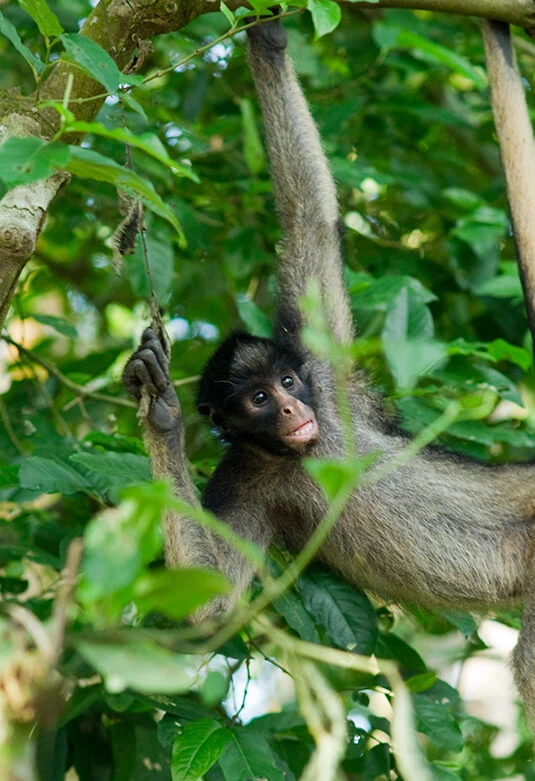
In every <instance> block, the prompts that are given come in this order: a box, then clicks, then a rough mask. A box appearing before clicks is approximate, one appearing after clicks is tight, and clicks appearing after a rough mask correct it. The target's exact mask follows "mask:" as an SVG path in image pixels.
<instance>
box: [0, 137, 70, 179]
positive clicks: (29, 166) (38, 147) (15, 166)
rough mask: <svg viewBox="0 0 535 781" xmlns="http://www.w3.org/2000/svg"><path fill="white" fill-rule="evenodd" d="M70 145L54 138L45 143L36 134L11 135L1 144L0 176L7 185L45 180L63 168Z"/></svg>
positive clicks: (67, 157) (68, 155) (68, 154)
mask: <svg viewBox="0 0 535 781" xmlns="http://www.w3.org/2000/svg"><path fill="white" fill-rule="evenodd" d="M69 157H70V152H69V147H67V146H65V145H64V144H61V143H59V142H57V141H55V142H53V143H50V144H47V143H46V142H45V141H43V140H42V139H40V138H36V137H35V136H26V137H24V138H18V137H16V136H11V137H10V138H8V139H7V140H6V141H5V142H4V143H3V144H2V146H0V179H2V181H3V182H4V184H5V185H6V187H16V186H17V185H21V184H30V183H31V182H36V181H38V180H39V179H46V178H47V177H48V176H51V175H52V174H53V173H55V172H56V170H58V169H63V168H65V167H66V165H67V162H68V160H69Z"/></svg>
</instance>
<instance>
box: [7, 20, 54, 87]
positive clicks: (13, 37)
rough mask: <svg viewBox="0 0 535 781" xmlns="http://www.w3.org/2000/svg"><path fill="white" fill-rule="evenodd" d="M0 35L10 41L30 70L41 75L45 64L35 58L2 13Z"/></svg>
mask: <svg viewBox="0 0 535 781" xmlns="http://www.w3.org/2000/svg"><path fill="white" fill-rule="evenodd" d="M0 33H1V34H2V35H5V37H6V38H7V39H8V41H10V42H11V43H12V44H13V46H14V47H15V49H16V50H17V51H18V53H19V54H20V55H22V57H24V59H25V60H26V62H27V63H28V65H29V66H30V68H33V70H35V72H36V73H41V71H42V70H43V68H44V67H45V66H44V63H43V62H41V60H40V59H39V58H38V57H36V56H35V54H33V53H32V52H31V51H30V50H29V49H28V48H27V47H26V46H25V45H24V44H23V43H22V41H21V39H20V37H19V34H18V32H17V30H16V28H15V26H14V25H12V24H11V22H10V21H9V19H6V17H5V16H4V14H3V13H2V12H1V11H0Z"/></svg>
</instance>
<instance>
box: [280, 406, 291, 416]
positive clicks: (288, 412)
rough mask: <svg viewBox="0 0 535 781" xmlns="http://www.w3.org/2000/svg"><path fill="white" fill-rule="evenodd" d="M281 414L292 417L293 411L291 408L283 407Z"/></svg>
mask: <svg viewBox="0 0 535 781" xmlns="http://www.w3.org/2000/svg"><path fill="white" fill-rule="evenodd" d="M282 412H283V415H293V414H294V411H293V409H292V408H291V407H284V408H283V410H282Z"/></svg>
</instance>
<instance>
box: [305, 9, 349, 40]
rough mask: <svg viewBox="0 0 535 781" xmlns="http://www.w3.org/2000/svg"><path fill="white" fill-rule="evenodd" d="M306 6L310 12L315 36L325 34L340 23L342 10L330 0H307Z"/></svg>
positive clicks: (318, 36)
mask: <svg viewBox="0 0 535 781" xmlns="http://www.w3.org/2000/svg"><path fill="white" fill-rule="evenodd" d="M307 8H308V10H309V11H310V13H311V14H312V22H313V24H314V30H315V32H316V35H315V37H316V38H321V37H322V35H327V33H330V32H332V31H333V30H334V29H336V28H337V27H338V25H339V24H340V19H341V18H342V11H341V9H340V6H339V5H338V4H337V3H334V2H333V1H332V0H307Z"/></svg>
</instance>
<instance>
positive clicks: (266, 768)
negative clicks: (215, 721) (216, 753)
mask: <svg viewBox="0 0 535 781" xmlns="http://www.w3.org/2000/svg"><path fill="white" fill-rule="evenodd" d="M219 765H220V767H221V770H222V771H223V775H224V776H225V781H252V780H253V781H254V779H261V778H262V779H263V778H266V779H268V778H269V781H290V779H291V776H290V777H289V776H288V774H287V772H285V771H283V770H281V769H279V766H278V765H279V762H278V760H277V756H276V754H275V753H274V752H273V750H272V748H271V746H270V745H269V743H268V742H267V740H266V739H265V738H264V737H263V736H262V735H261V734H260V733H258V732H252V731H245V730H233V731H232V740H230V741H229V742H228V743H227V744H226V746H225V747H224V749H223V752H222V754H221V757H220V759H219Z"/></svg>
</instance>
